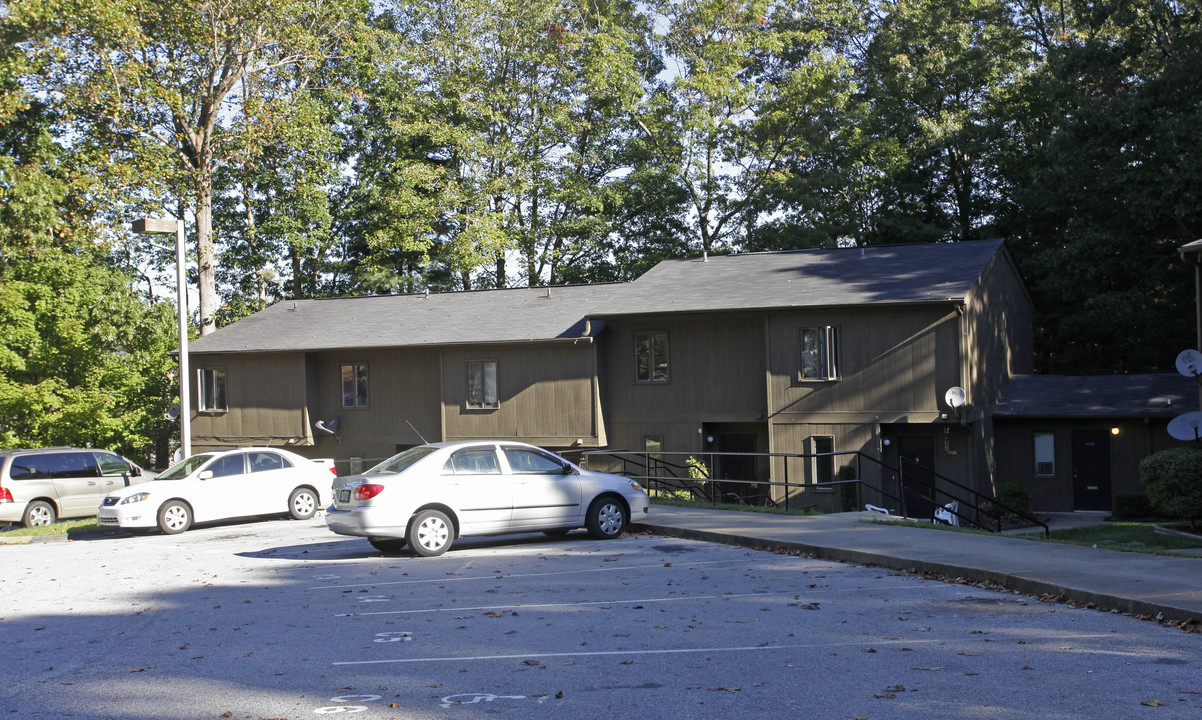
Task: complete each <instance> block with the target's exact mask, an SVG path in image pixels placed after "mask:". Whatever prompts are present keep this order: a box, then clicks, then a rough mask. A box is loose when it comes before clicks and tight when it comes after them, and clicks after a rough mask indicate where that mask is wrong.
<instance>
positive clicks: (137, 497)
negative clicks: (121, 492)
mask: <svg viewBox="0 0 1202 720" xmlns="http://www.w3.org/2000/svg"><path fill="white" fill-rule="evenodd" d="M148 497H150V493H148V492H140V493H134V494H133V495H130V496H129V497H127V498H125V499H124V500H122V501H121V504H122V505H129V504H130V503H136V502H142V501H143V500H145V499H146V498H148Z"/></svg>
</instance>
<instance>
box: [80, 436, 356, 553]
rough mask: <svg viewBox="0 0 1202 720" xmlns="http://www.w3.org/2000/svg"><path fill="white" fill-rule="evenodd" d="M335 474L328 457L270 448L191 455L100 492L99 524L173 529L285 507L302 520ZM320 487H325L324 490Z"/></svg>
mask: <svg viewBox="0 0 1202 720" xmlns="http://www.w3.org/2000/svg"><path fill="white" fill-rule="evenodd" d="M335 476H336V471H335V469H334V462H333V461H332V460H309V459H308V458H304V457H301V456H300V455H297V454H296V453H293V452H289V451H287V450H279V449H275V448H242V449H239V450H222V451H217V452H207V453H201V454H199V455H193V456H192V457H190V458H187V459H185V460H183V461H181V462H179V463H176V464H175V465H172V466H171V467H169V468H167V469H166V470H164V471H163V472H162V473H160V474H159V475H158V476H157V477H155V478H154V479H153V480H151V481H150V482H146V483H142V484H140V485H131V486H129V487H126V488H121V489H120V490H117V491H115V492H112V493H109V494H108V495H107V496H105V498H104V501H103V502H102V503H101V504H100V508H99V509H98V511H97V513H96V522H97V524H98V525H100V526H102V527H122V528H135V529H136V528H154V527H157V528H158V529H159V530H162V531H163V532H164V533H167V534H169V535H174V534H175V533H181V532H183V531H185V530H187V529H188V528H189V527H191V526H192V523H194V522H209V521H213V520H226V519H229V518H238V517H249V516H252V515H274V514H282V513H285V512H287V513H289V514H290V515H292V517H293V518H296V519H297V520H307V519H309V518H311V517H313V515H314V514H315V513H316V512H317V509H318V508H320V507H321V506H322V505H324V504H325V502H326V500H327V499H328V491H324V489H325V488H327V487H329V484H330V482H331V481H332V480H333V479H334V477H335ZM323 491H324V492H323Z"/></svg>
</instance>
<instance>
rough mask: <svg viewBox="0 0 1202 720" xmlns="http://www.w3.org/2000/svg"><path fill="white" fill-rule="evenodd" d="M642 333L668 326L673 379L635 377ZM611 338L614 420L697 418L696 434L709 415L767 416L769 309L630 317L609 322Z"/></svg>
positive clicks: (608, 363)
mask: <svg viewBox="0 0 1202 720" xmlns="http://www.w3.org/2000/svg"><path fill="white" fill-rule="evenodd" d="M640 332H667V333H668V363H669V369H668V373H669V379H668V382H666V383H645V382H636V379H635V352H634V335H635V333H640ZM604 339H605V350H604V352H605V367H606V368H607V373H608V377H607V382H606V387H605V393H604V401H605V407H606V415H607V418H608V420H609V422H610V423H611V426H612V427H619V426H621V425H622V424H624V423H632V422H638V423H652V424H653V425H654V424H655V423H668V424H670V423H693V425H692V427H693V432H694V433H695V432H696V428H697V427H698V426H699V424H700V423H702V422H755V421H761V422H762V421H763V419H764V416H765V412H766V403H765V397H764V330H763V319H762V315H759V314H749V313H739V314H733V313H732V314H724V315H708V316H671V317H664V316H659V317H645V318H625V317H624V318H618V319H612V320H609V321H608V326H607V328H606V331H605V335H604ZM623 437H625V438H628V439H629V438H631V436H630V435H629V434H625V433H623ZM640 443H641V438H640ZM666 443H667V438H666V437H665V444H666ZM640 449H641V445H640ZM669 449H674V448H671V447H669Z"/></svg>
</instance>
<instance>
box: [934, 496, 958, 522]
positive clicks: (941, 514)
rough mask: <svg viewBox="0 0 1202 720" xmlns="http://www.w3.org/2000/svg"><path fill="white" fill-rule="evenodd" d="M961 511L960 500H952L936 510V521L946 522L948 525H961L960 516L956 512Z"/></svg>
mask: <svg viewBox="0 0 1202 720" xmlns="http://www.w3.org/2000/svg"><path fill="white" fill-rule="evenodd" d="M958 512H960V501H959V500H952V501H951V502H949V503H948V504H947V505H944V506H943V507H941V508H939V509H937V510H935V522H945V523H947V524H948V525H953V526H955V527H960V518H959V516H957V515H956V513H958Z"/></svg>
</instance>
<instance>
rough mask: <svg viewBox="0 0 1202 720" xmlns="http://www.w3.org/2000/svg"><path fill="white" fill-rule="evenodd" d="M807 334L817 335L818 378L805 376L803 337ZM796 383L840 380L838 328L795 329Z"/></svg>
mask: <svg viewBox="0 0 1202 720" xmlns="http://www.w3.org/2000/svg"><path fill="white" fill-rule="evenodd" d="M807 332H816V333H818V343H819V344H818V365H819V372H820V373H821V374H820V375H819V376H818V377H807V376H806V374H805V368H806V364H805V357H806V349H805V337H806V333H807ZM797 350H798V363H797V381H798V382H803V383H815V382H833V381H837V380H841V379H842V376H840V375H839V326H838V325H818V326H809V327H800V328H798V329H797Z"/></svg>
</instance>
